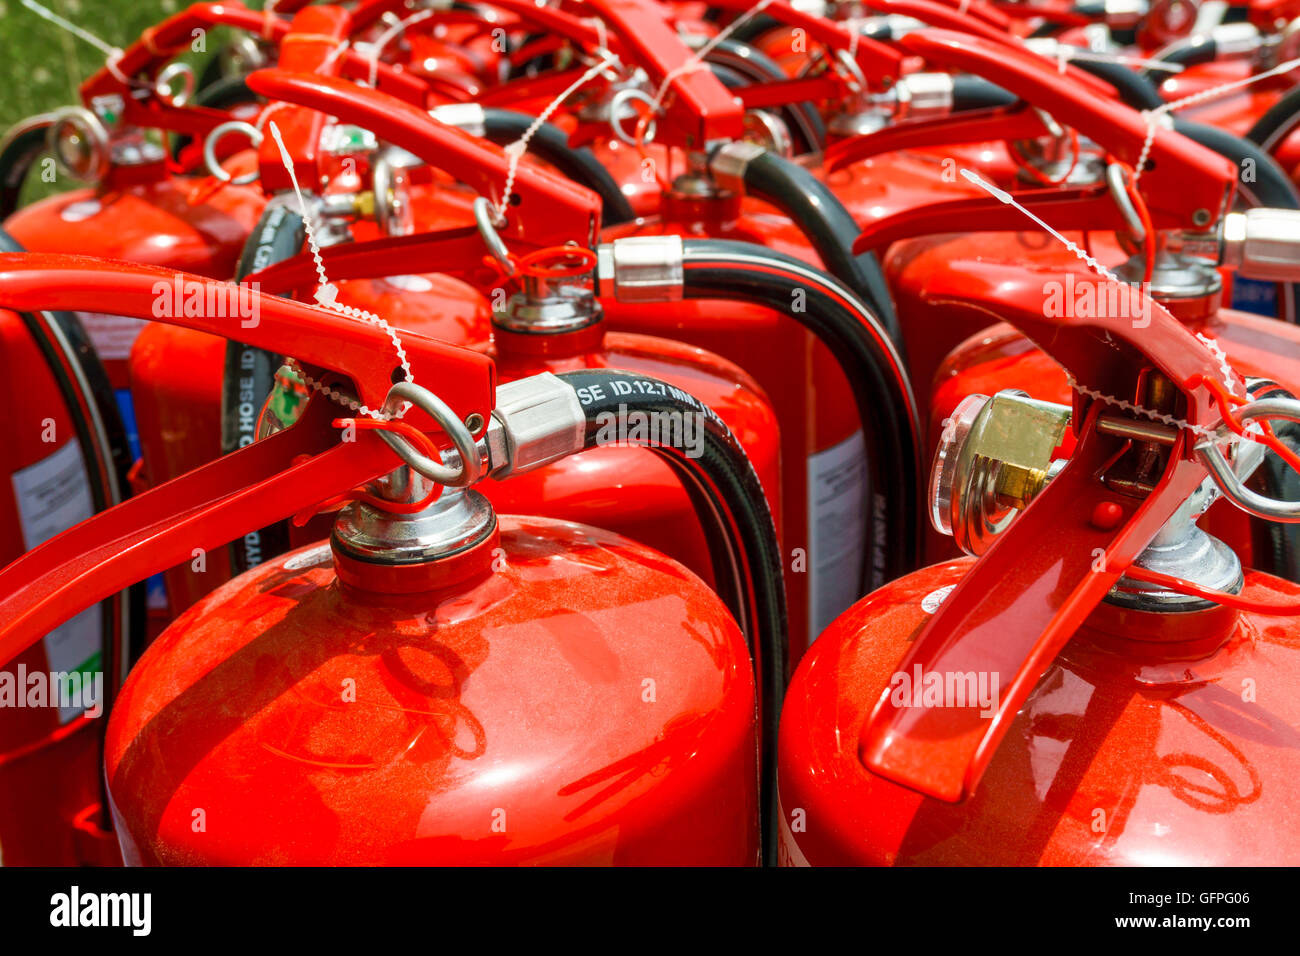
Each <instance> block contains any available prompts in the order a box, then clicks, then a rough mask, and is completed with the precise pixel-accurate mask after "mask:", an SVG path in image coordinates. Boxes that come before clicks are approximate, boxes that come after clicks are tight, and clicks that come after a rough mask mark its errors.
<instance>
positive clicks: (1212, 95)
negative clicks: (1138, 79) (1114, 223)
mask: <svg viewBox="0 0 1300 956" xmlns="http://www.w3.org/2000/svg"><path fill="white" fill-rule="evenodd" d="M1297 68H1300V57H1297V58H1295V59H1294V60H1287V61H1286V62H1285V63H1279V64H1278V65H1277V66H1275V67H1273V68H1272V69H1271V70H1265V71H1264V72H1263V73H1256V74H1255V75H1254V76H1248V77H1246V78H1245V79H1244V80H1233V81H1232V82H1231V83H1224V84H1223V85H1221V86H1213V87H1210V89H1208V90H1201V92H1199V93H1193V94H1192V95H1191V96H1184V97H1183V98H1182V99H1181V100H1173V101H1171V102H1169V103H1165V104H1163V105H1161V106H1157V107H1156V108H1155V109H1151V110H1143V111H1142V118H1143V119H1144V120H1146V124H1147V135H1146V139H1145V140H1143V142H1142V151H1141V152H1140V153H1139V154H1138V161H1137V165H1136V166H1134V167H1133V185H1134V187H1136V186H1137V184H1138V180H1139V179H1141V178H1142V170H1143V168H1144V167H1145V166H1146V164H1147V159H1148V158H1149V157H1150V156H1151V147H1152V146H1153V145H1154V144H1155V141H1156V129H1157V121H1158V120H1159V118H1160V117H1161V116H1163V115H1164V114H1166V113H1172V112H1173V111H1174V110H1179V109H1182V108H1183V107H1184V106H1191V105H1193V104H1194V103H1205V102H1208V101H1209V100H1214V99H1218V98H1219V97H1220V96H1223V95H1224V94H1225V93H1231V92H1232V91H1233V90H1239V89H1242V88H1243V87H1247V86H1250V85H1251V84H1252V83H1258V82H1259V81H1260V80H1267V79H1269V78H1270V77H1273V76H1280V75H1282V74H1283V73H1290V72H1291V71H1292V70H1294V69H1297Z"/></svg>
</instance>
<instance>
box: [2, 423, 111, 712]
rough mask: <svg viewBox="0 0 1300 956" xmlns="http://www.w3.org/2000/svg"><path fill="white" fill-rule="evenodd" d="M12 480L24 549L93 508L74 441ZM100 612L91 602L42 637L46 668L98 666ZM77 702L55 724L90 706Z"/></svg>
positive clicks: (87, 669)
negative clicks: (80, 704) (89, 605)
mask: <svg viewBox="0 0 1300 956" xmlns="http://www.w3.org/2000/svg"><path fill="white" fill-rule="evenodd" d="M12 479H13V486H14V499H15V501H16V502H17V504H18V521H19V523H20V524H21V525H22V531H23V544H24V545H25V546H26V548H27V550H29V551H30V550H31V549H32V548H34V547H36V546H37V545H38V544H41V543H42V542H44V541H45V540H47V539H49V538H52V537H54V536H55V535H56V534H59V533H60V532H62V531H66V530H67V529H68V528H70V527H72V526H73V525H74V524H76V523H77V522H79V521H84V520H86V519H87V518H89V517H90V516H91V514H93V512H94V505H93V502H92V501H91V498H90V485H89V480H88V478H87V475H86V466H85V462H84V461H83V460H82V457H81V448H80V447H79V446H78V445H77V443H76V442H73V441H70V442H68V443H67V444H65V445H64V446H63V447H62V448H60V449H59V450H58V451H56V452H54V454H52V455H48V456H47V457H45V458H42V459H41V460H40V461H38V462H36V463H35V464H34V465H29V466H28V467H26V468H20V469H19V470H18V471H15V472H14V473H13V475H12ZM102 614H103V608H102V606H101V605H99V604H96V605H95V606H94V607H91V608H87V609H86V610H85V611H82V612H81V613H80V614H78V615H77V616H76V617H74V618H72V620H70V621H67V622H66V623H64V624H61V625H59V626H58V627H57V628H55V629H54V630H53V631H51V632H50V633H49V634H47V635H46V636H45V657H46V661H47V662H48V665H49V668H50V670H51V671H57V672H62V673H73V672H77V671H79V672H81V673H82V674H83V676H86V677H89V676H90V675H91V674H93V673H95V672H97V671H99V670H100V668H101V666H102V663H101V661H100V635H101V634H102V617H101V615H102ZM82 703H84V705H85V706H67V707H60V708H59V721H60V723H65V724H66V723H67V722H68V721H70V720H72V719H73V718H75V717H76V716H77V715H78V714H80V713H81V712H82V711H83V710H85V709H86V708H88V707H91V706H92V702H90V701H83V702H82ZM93 703H97V702H93Z"/></svg>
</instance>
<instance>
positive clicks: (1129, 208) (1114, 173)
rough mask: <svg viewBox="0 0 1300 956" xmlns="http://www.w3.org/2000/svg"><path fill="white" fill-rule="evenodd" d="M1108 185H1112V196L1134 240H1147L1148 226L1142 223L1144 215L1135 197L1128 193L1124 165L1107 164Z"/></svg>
mask: <svg viewBox="0 0 1300 956" xmlns="http://www.w3.org/2000/svg"><path fill="white" fill-rule="evenodd" d="M1106 185H1107V186H1109V187H1110V195H1111V198H1112V199H1114V200H1115V205H1116V206H1118V207H1119V211H1120V215H1122V216H1123V217H1124V222H1125V223H1127V224H1128V228H1129V233H1130V235H1132V237H1133V241H1134V242H1139V243H1140V242H1146V238H1147V230H1146V227H1145V226H1143V225H1142V217H1141V216H1139V215H1138V211H1137V208H1136V207H1135V206H1134V205H1133V197H1132V196H1130V195H1129V193H1128V183H1126V182H1124V167H1123V166H1121V165H1120V164H1119V163H1110V164H1109V165H1107V166H1106Z"/></svg>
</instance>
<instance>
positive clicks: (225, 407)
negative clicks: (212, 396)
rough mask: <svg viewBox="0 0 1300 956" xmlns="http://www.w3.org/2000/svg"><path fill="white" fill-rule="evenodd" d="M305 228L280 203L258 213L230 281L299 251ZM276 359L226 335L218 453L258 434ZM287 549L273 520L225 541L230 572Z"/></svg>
mask: <svg viewBox="0 0 1300 956" xmlns="http://www.w3.org/2000/svg"><path fill="white" fill-rule="evenodd" d="M305 237H306V227H305V226H304V224H303V221H302V217H301V216H299V215H298V214H297V213H296V212H292V211H290V210H289V209H287V208H286V207H285V206H284V205H282V204H281V203H279V202H274V203H271V204H270V205H268V206H267V207H266V209H265V210H263V212H262V218H261V219H259V220H258V222H257V225H256V226H255V227H254V229H253V232H252V234H251V235H250V236H249V237H248V241H247V242H246V243H245V244H244V249H243V252H242V253H240V256H239V265H238V266H237V267H236V269H235V281H236V282H241V281H243V279H244V277H245V276H247V275H248V274H249V273H252V272H256V271H258V270H259V269H264V268H266V267H267V266H269V265H273V264H274V263H277V262H282V261H284V260H285V259H290V258H292V257H293V256H296V255H297V254H298V253H299V252H300V251H301V250H302V244H303V240H304V238H305ZM280 365H281V357H280V356H279V355H275V354H273V353H271V352H267V351H265V350H263V349H259V348H255V347H253V346H251V345H245V344H243V343H242V342H237V341H235V340H234V339H231V340H230V341H229V342H227V343H226V360H225V370H224V374H223V376H222V380H221V453H222V454H223V455H225V454H229V453H230V452H232V451H237V450H239V449H240V448H243V447H244V446H245V445H248V444H251V443H252V442H253V441H255V440H256V438H257V420H258V417H259V416H260V413H261V411H262V406H263V405H264V404H265V403H266V397H267V396H268V395H270V394H271V389H272V388H273V387H274V386H275V373H276V372H277V371H278V370H279V368H280ZM288 549H289V531H288V527H287V525H286V524H285V523H284V522H278V523H276V524H274V525H270V526H268V527H266V528H262V529H261V530H259V531H252V532H249V533H248V534H246V535H244V536H243V537H242V538H240V539H238V540H236V541H232V542H231V543H230V564H231V573H232V574H242V573H243V572H245V571H247V570H248V569H249V568H253V567H256V566H257V565H259V564H261V563H262V562H263V561H265V560H267V559H268V558H271V557H274V556H275V555H277V554H281V553H283V552H285V551H287V550H288Z"/></svg>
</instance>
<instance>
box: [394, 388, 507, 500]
mask: <svg viewBox="0 0 1300 956" xmlns="http://www.w3.org/2000/svg"><path fill="white" fill-rule="evenodd" d="M403 402H410V403H411V404H412V405H414V406H415V407H416V408H418V409H420V410H421V411H423V412H425V413H427V414H428V416H429V417H430V418H432V419H433V420H434V422H436V423H437V424H438V426H439V427H440V428H441V429H442V430H443V431H444V432H446V433H447V437H448V438H450V439H451V442H452V444H453V445H455V447H456V451H457V453H458V454H459V455H460V466H459V467H452V466H449V465H444V464H443V463H442V462H440V461H434V460H433V459H432V458H430V457H429V456H428V455H425V454H423V453H421V452H420V451H419V449H417V448H416V447H415V446H414V445H412V444H411V443H410V442H409V441H407V440H406V439H405V438H403V437H402V436H401V435H398V434H395V433H393V432H389V431H384V430H380V431H379V437H380V438H382V439H383V440H384V441H385V442H386V443H387V444H388V447H389V448H391V449H392V450H393V451H394V452H395V453H396V454H397V457H398V458H400V459H402V461H404V462H405V463H406V464H407V465H409V466H410V467H411V468H412V469H413V470H414V471H417V472H419V473H420V474H421V475H423V476H424V477H425V478H428V479H429V480H430V481H432V482H436V483H437V484H440V485H445V486H446V487H448V488H467V487H469V486H470V485H472V484H474V482H476V481H478V479H479V476H480V474H481V472H482V470H483V460H482V458H481V456H480V455H479V451H478V446H477V444H476V443H475V441H474V436H473V435H471V434H470V431H469V429H468V428H467V427H465V423H464V422H462V421H461V420H460V418H458V417H457V415H456V413H455V412H454V411H452V410H451V406H449V405H448V404H447V403H446V402H444V401H443V400H442V399H440V398H439V397H438V396H437V395H434V394H433V392H431V391H429V390H428V389H427V388H423V387H421V386H419V385H416V384H415V383H414V382H398V383H397V384H396V385H394V386H393V387H392V388H390V389H389V390H388V397H387V398H385V399H384V407H383V410H384V412H385V413H387V414H389V415H395V414H397V412H398V410H399V409H400V408H401V406H402V403H403Z"/></svg>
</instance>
